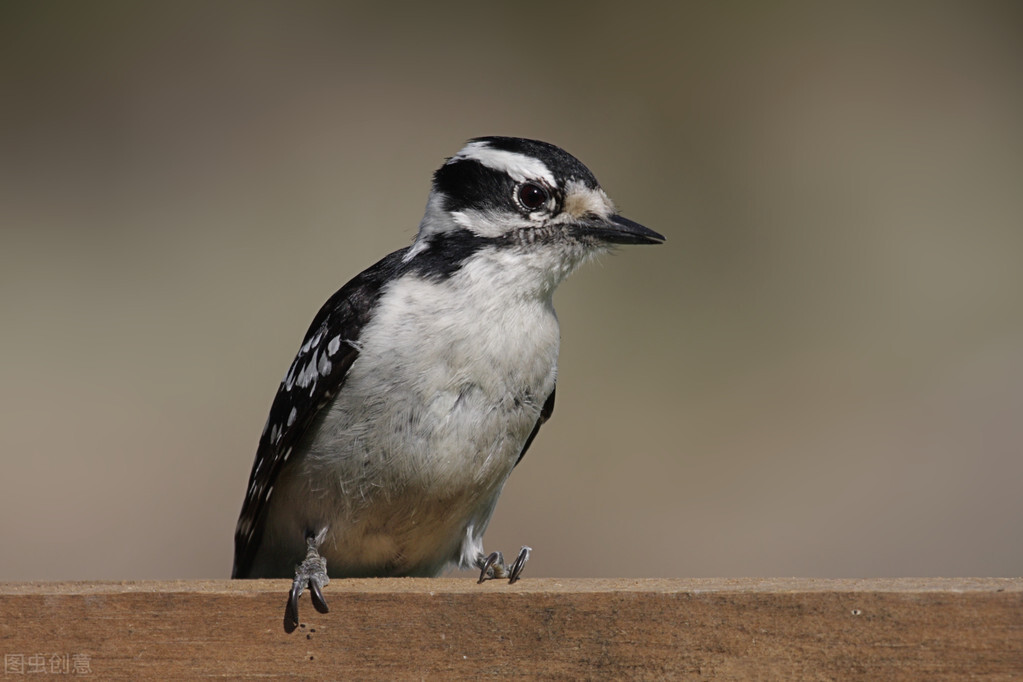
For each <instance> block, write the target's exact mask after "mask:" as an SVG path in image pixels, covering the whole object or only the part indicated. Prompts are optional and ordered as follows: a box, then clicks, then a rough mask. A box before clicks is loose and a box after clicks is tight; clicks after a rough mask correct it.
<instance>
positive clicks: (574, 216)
mask: <svg viewBox="0 0 1023 682" xmlns="http://www.w3.org/2000/svg"><path fill="white" fill-rule="evenodd" d="M615 212H616V209H615V205H614V203H613V202H612V201H611V199H610V198H609V197H608V196H607V195H606V194H604V190H602V189H600V188H599V187H597V188H592V187H587V186H586V185H585V184H583V183H582V182H579V181H578V180H572V181H570V182H569V183H568V184H567V185H566V186H565V201H564V205H563V206H562V212H561V216H560V217H562V218H564V219H565V220H578V219H579V218H582V217H583V216H586V215H596V216H600V217H601V218H607V217H608V216H611V215H614V214H615Z"/></svg>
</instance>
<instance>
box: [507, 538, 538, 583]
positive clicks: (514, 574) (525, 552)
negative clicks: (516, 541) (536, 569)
mask: <svg viewBox="0 0 1023 682" xmlns="http://www.w3.org/2000/svg"><path fill="white" fill-rule="evenodd" d="M532 551H533V548H532V547H529V546H528V545H522V549H520V550H519V555H518V556H517V557H515V563H513V564H512V566H511V569H510V570H509V571H508V584H509V585H511V584H512V583H514V582H515V581H516V580H518V579H519V578H520V577H521V576H522V569H523V568H525V567H526V562H527V561H529V553H530V552H532Z"/></svg>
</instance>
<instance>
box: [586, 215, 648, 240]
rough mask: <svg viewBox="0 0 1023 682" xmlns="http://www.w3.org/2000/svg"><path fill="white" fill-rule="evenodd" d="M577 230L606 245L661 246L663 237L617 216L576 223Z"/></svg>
mask: <svg viewBox="0 0 1023 682" xmlns="http://www.w3.org/2000/svg"><path fill="white" fill-rule="evenodd" d="M578 227H579V230H580V231H581V232H582V233H583V234H585V235H587V236H590V237H596V238H597V239H599V240H601V241H603V242H607V243H608V244H661V243H663V242H664V241H665V239H664V235H661V234H658V233H657V232H654V231H653V230H651V229H649V228H646V227H643V226H642V225H640V224H639V223H634V222H632V221H631V220H629V219H628V218H623V217H622V216H620V215H618V214H614V215H610V216H608V217H607V218H599V219H594V220H586V221H582V222H579V223H578Z"/></svg>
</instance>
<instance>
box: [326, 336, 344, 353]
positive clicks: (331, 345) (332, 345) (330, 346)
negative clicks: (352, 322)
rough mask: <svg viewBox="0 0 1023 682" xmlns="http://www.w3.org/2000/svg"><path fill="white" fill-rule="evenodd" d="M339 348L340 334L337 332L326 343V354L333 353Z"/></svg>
mask: <svg viewBox="0 0 1023 682" xmlns="http://www.w3.org/2000/svg"><path fill="white" fill-rule="evenodd" d="M340 348H341V335H340V334H338V335H337V336H335V337H334V338H332V339H331V340H330V342H328V343H327V355H334V353H336V352H338V350H339V349H340Z"/></svg>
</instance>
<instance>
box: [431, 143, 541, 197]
mask: <svg viewBox="0 0 1023 682" xmlns="http://www.w3.org/2000/svg"><path fill="white" fill-rule="evenodd" d="M462 159H471V160H473V161H479V162H480V163H481V164H483V165H484V166H486V167H487V168H492V169H493V170H496V171H502V172H504V173H507V174H508V175H510V176H511V177H512V178H513V179H514V180H515V181H516V182H526V181H527V180H543V181H544V182H546V183H547V186H548V187H555V186H556V185H557V183H556V182H555V180H554V174H553V173H551V171H550V169H548V168H547V166H546V165H545V164H544V162H543V161H541V160H540V159H536V158H533V157H532V156H526V155H525V154H519V153H517V152H509V151H506V150H504V149H494V148H492V147H490V146H489V145H488V144H487V143H486V142H470V143H469V144H467V145H465V147H463V148H462V151H460V152H458V153H457V154H455V155H454V156H452V157H451V160H450V161H448V163H454V162H456V161H461V160H462Z"/></svg>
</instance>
